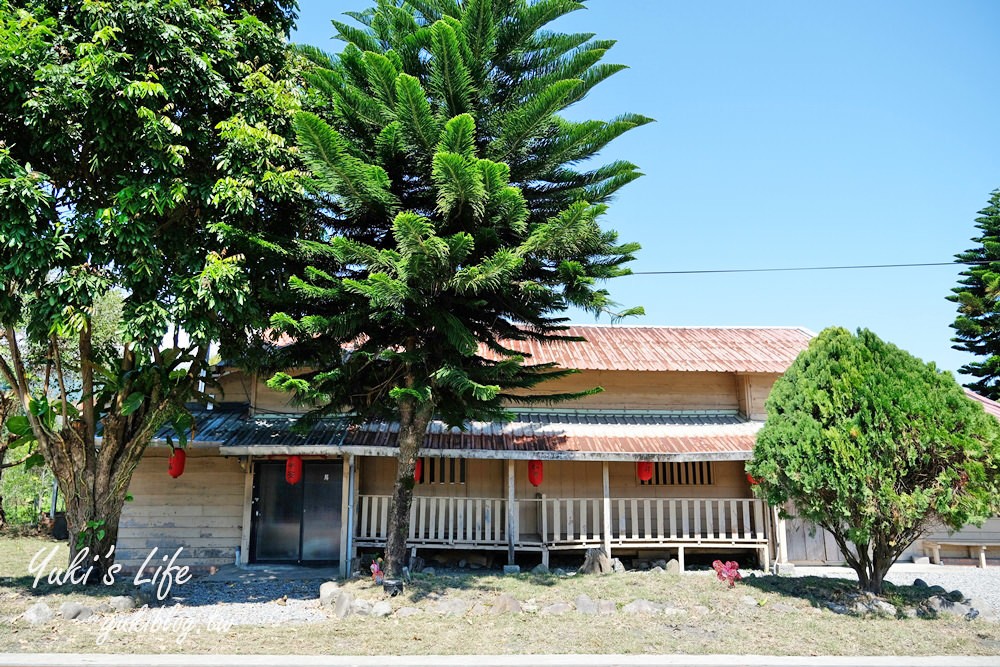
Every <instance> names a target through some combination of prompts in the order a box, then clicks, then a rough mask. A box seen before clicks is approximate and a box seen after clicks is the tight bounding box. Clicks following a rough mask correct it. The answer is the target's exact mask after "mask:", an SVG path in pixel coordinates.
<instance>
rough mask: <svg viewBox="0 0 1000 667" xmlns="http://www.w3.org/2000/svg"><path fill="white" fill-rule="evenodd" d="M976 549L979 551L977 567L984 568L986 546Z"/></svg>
mask: <svg viewBox="0 0 1000 667" xmlns="http://www.w3.org/2000/svg"><path fill="white" fill-rule="evenodd" d="M977 548H978V549H979V567H986V545H985V544H984V545H981V546H979V547H977Z"/></svg>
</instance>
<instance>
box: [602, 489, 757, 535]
mask: <svg viewBox="0 0 1000 667" xmlns="http://www.w3.org/2000/svg"><path fill="white" fill-rule="evenodd" d="M766 516H767V512H766V511H765V506H764V501H763V500H756V499H753V498H616V499H614V500H612V501H611V531H612V543H617V544H626V543H629V544H636V543H644V542H652V543H657V542H676V541H684V542H695V543H700V542H728V543H734V542H741V543H752V542H757V543H765V542H767V523H766V521H765V518H766Z"/></svg>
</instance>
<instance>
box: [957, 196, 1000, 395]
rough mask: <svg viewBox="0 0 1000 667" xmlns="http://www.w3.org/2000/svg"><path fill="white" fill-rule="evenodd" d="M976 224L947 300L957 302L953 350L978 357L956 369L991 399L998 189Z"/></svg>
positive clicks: (996, 359)
mask: <svg viewBox="0 0 1000 667" xmlns="http://www.w3.org/2000/svg"><path fill="white" fill-rule="evenodd" d="M979 216H980V217H978V218H976V227H977V228H978V229H979V230H980V232H981V233H980V235H979V236H976V237H974V238H973V239H972V240H973V241H974V242H975V243H976V244H977V245H976V247H975V248H972V249H970V250H966V251H965V252H963V253H959V254H957V255H955V260H956V261H957V262H959V263H962V264H968V265H969V267H968V268H967V269H965V270H964V271H962V273H961V276H962V277H961V278H960V279H959V281H958V287H955V288H953V289H952V290H951V291H952V294H951V295H950V296H948V300H949V301H953V302H955V303H956V304H958V316H957V317H956V318H955V321H954V323H952V325H951V328H952V329H954V330H955V337H954V338H952V339H951V340H952V342H953V343H955V345H954V346H953V347H954V348H955V349H956V350H962V351H964V352H971V353H972V354H974V355H976V356H977V357H979V360H977V361H973V362H971V363H968V364H966V365H964V366H962V368H960V369H959V372H961V373H964V374H966V375H971V376H972V377H974V378H976V379H975V381H973V382H970V383H969V384H968V385H967V386H968V387H969V388H970V389H972V390H973V391H975V392H977V393H979V394H982V395H983V396H986V397H988V398H992V399H993V400H998V399H1000V338H998V336H997V333H998V332H1000V190H994V191H993V194H992V195H991V197H990V202H989V205H988V206H987V207H986V208H984V209H983V210H981V211H980V212H979Z"/></svg>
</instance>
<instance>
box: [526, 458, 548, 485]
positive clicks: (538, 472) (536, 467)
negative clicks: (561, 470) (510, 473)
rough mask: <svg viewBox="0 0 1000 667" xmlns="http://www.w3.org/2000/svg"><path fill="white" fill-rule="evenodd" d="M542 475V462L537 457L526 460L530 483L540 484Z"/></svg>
mask: <svg viewBox="0 0 1000 667" xmlns="http://www.w3.org/2000/svg"><path fill="white" fill-rule="evenodd" d="M543 477H544V475H543V471H542V462H541V461H539V460H538V459H533V460H531V461H528V481H529V482H531V485H532V486H539V485H541V483H542V478H543Z"/></svg>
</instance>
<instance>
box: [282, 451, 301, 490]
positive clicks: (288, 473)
mask: <svg viewBox="0 0 1000 667" xmlns="http://www.w3.org/2000/svg"><path fill="white" fill-rule="evenodd" d="M301 479H302V457H301V456H289V457H288V459H286V460H285V481H286V482H288V483H289V484H293V485H294V484H298V483H299V481H300V480H301Z"/></svg>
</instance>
